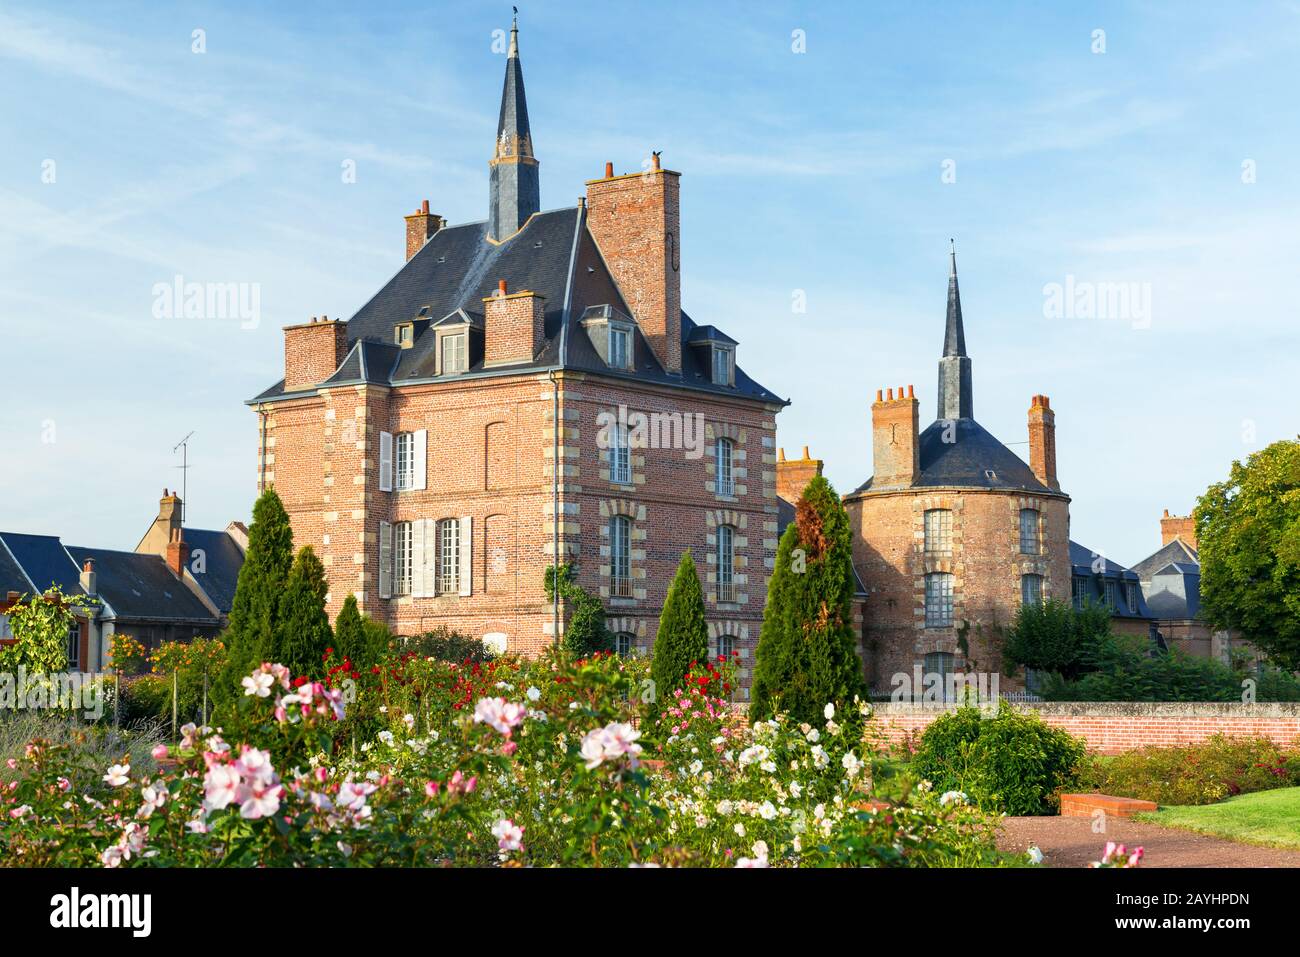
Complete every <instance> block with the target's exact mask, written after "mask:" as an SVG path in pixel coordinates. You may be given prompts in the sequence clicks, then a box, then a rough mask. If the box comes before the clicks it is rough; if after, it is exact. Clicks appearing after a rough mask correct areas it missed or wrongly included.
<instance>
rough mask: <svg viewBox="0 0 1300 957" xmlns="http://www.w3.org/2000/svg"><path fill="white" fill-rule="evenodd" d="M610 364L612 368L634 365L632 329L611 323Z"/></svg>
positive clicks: (624, 367) (625, 367)
mask: <svg viewBox="0 0 1300 957" xmlns="http://www.w3.org/2000/svg"><path fill="white" fill-rule="evenodd" d="M609 365H610V368H612V369H627V368H629V367H630V366H631V365H632V330H631V329H629V328H627V327H626V326H621V325H615V324H614V323H610V326H609Z"/></svg>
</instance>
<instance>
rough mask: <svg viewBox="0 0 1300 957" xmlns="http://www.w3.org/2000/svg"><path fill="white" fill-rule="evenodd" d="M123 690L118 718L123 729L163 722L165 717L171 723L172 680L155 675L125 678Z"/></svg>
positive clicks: (122, 680)
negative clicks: (141, 724)
mask: <svg viewBox="0 0 1300 957" xmlns="http://www.w3.org/2000/svg"><path fill="white" fill-rule="evenodd" d="M121 689H122V691H121V700H120V701H119V703H118V715H117V718H118V720H119V721H120V722H121V724H122V726H123V727H128V726H131V725H136V724H140V723H142V722H144V723H149V722H154V721H161V720H162V719H163V717H164V716H166V720H167V721H168V722H170V721H171V715H172V708H171V693H172V682H171V678H167V677H164V676H163V675H155V674H146V675H137V676H135V677H133V678H126V677H124V678H122V679H121ZM169 727H170V725H169Z"/></svg>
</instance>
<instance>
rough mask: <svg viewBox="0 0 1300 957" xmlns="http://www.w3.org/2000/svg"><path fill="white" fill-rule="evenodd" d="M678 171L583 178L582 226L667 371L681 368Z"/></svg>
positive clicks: (654, 166) (653, 169) (610, 172)
mask: <svg viewBox="0 0 1300 957" xmlns="http://www.w3.org/2000/svg"><path fill="white" fill-rule="evenodd" d="M680 178H681V173H676V172H674V171H672V170H667V169H662V168H660V166H659V155H658V154H657V153H656V154H654V156H653V158H652V160H651V165H650V168H649V169H648V170H645V171H643V172H637V173H625V174H622V175H619V176H615V175H614V164H613V163H606V164H605V176H604V177H603V178H602V179H593V180H591V181H589V182H588V183H587V228H588V229H589V230H590V231H591V235H592V236H594V237H595V239H596V245H597V246H599V247H600V252H601V255H602V256H604V258H605V262H606V264H607V265H608V266H609V269H610V272H612V273H613V274H614V281H615V282H616V283H617V284H618V288H619V290H620V291H621V292H622V293H623V298H624V299H625V300H627V306H628V308H629V309H631V310H632V315H633V317H634V318H635V319H636V321H637V324H638V325H639V326H640V327H641V333H642V334H643V335H644V336H645V337H646V339H647V341H648V342H649V343H650V348H651V349H653V350H654V353H655V356H656V357H657V358H658V359H659V362H660V363H661V364H662V365H663V367H664V368H665V369H667V370H668V371H669V372H671V373H673V374H678V373H680V372H681V371H682V322H681V312H682V277H681V202H680V189H679V180H680Z"/></svg>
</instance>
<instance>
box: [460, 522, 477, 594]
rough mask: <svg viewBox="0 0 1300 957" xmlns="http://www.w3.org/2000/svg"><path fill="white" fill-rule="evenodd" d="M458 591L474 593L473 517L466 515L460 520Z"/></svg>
mask: <svg viewBox="0 0 1300 957" xmlns="http://www.w3.org/2000/svg"><path fill="white" fill-rule="evenodd" d="M459 570H460V593H461V594H462V595H472V594H473V593H474V519H472V518H470V517H469V516H468V515H466V516H464V517H462V518H461V520H460V569H459Z"/></svg>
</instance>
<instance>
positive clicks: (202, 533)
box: [184, 528, 244, 615]
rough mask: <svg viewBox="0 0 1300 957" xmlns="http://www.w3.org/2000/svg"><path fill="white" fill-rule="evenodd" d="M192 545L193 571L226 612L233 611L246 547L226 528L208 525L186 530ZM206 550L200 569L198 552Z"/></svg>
mask: <svg viewBox="0 0 1300 957" xmlns="http://www.w3.org/2000/svg"><path fill="white" fill-rule="evenodd" d="M184 536H185V541H186V542H187V543H189V546H190V574H192V575H193V576H194V580H195V581H196V582H198V584H199V587H200V588H202V589H203V592H204V594H206V595H207V596H208V598H210V599H211V600H212V602H213V604H215V605H216V606H217V607H218V608H219V609H221V613H222V614H223V615H228V614H230V608H231V606H232V605H233V604H234V601H235V585H236V584H238V582H239V570H240V569H241V568H243V566H244V550H243V549H242V548H240V547H239V544H238V543H237V542H236V541H235V540H234V539H233V538H231V537H230V535H228V534H227V533H226V532H225V531H213V530H210V529H205V528H187V529H185V533H184ZM199 549H202V550H203V571H196V570H195V565H196V562H195V560H194V553H195V552H196V551H197V550H199Z"/></svg>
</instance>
